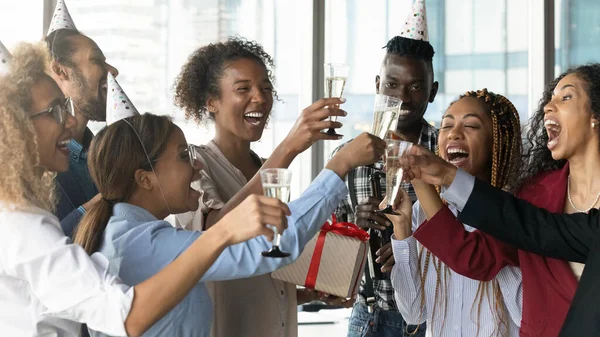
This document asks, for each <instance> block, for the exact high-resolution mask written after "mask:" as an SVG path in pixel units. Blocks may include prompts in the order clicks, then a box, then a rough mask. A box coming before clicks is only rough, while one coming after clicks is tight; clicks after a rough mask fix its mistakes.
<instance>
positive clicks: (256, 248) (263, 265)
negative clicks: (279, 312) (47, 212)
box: [90, 170, 348, 337]
mask: <svg viewBox="0 0 600 337" xmlns="http://www.w3.org/2000/svg"><path fill="white" fill-rule="evenodd" d="M347 193H348V190H347V189H346V185H345V184H344V182H343V181H342V180H341V179H340V178H339V177H338V176H337V175H336V174H335V173H333V172H332V171H329V170H323V171H322V172H321V174H319V176H318V177H317V178H316V179H315V180H314V181H313V183H312V184H311V185H310V186H309V187H308V189H307V190H306V191H305V192H304V193H303V194H302V196H300V198H298V199H297V200H294V201H292V202H290V203H289V204H288V206H289V208H290V211H291V213H292V215H291V216H289V217H288V229H287V230H286V231H285V232H284V233H283V235H282V236H281V248H282V249H283V250H284V251H287V252H289V253H290V254H291V256H290V257H288V258H285V259H272V258H265V257H263V256H261V254H260V253H261V252H263V251H265V250H269V249H270V248H271V243H270V242H269V241H267V239H266V238H265V237H263V236H260V237H257V238H254V239H252V240H248V241H246V242H243V243H240V244H237V245H233V246H230V247H228V248H226V249H225V250H224V251H223V252H222V253H221V255H220V256H219V257H218V258H217V260H216V261H215V263H214V264H213V265H212V266H211V267H210V268H209V269H208V271H207V272H206V273H205V274H204V276H203V277H202V279H201V280H200V282H199V283H198V284H197V285H196V286H195V287H194V288H193V289H192V290H191V291H190V293H189V294H188V295H187V296H186V297H185V298H184V299H183V301H181V302H180V303H179V304H177V306H175V308H174V309H173V310H171V311H170V312H169V313H168V314H167V315H166V316H165V317H163V318H162V319H161V320H159V321H158V322H157V323H155V324H154V325H153V326H152V327H151V328H150V329H149V330H148V331H146V333H144V334H143V336H144V337H155V336H169V337H188V336H195V337H208V336H209V335H210V329H211V323H212V315H213V307H212V302H211V299H210V296H209V294H208V292H207V290H206V286H205V285H204V282H207V281H221V280H231V279H237V278H245V277H250V276H255V275H260V274H266V273H270V272H272V271H274V270H276V269H279V268H281V267H283V266H285V265H287V264H289V263H291V262H293V261H294V260H295V259H297V258H298V257H299V256H300V253H301V252H302V250H303V249H304V246H305V245H306V243H307V242H308V241H309V240H310V239H311V238H313V237H314V236H315V235H316V233H317V232H318V231H319V229H320V228H321V226H322V225H323V223H324V222H325V221H326V220H327V218H329V216H330V215H331V213H332V212H333V210H334V209H335V207H336V206H337V205H338V204H339V202H340V201H341V200H342V199H343V198H344V197H345V196H346V195H347ZM200 235H202V232H197V231H186V230H182V229H178V228H174V227H172V226H171V225H170V224H169V223H168V222H166V221H164V220H158V219H156V218H155V217H154V216H153V215H152V214H150V213H149V212H148V211H146V210H145V209H143V208H140V207H137V206H134V205H131V204H127V203H119V204H116V205H115V206H114V209H113V215H112V217H111V218H110V220H109V222H108V225H107V227H106V230H105V232H104V241H103V244H102V247H101V248H100V252H101V253H102V254H104V255H105V256H106V257H107V258H108V260H109V264H110V267H109V271H110V272H111V273H112V274H113V275H119V277H120V278H121V280H122V281H123V282H124V283H125V284H128V285H136V284H138V283H140V282H143V281H144V280H146V279H148V278H149V277H151V276H153V275H154V274H156V273H157V272H159V271H160V270H161V269H163V268H164V267H165V266H167V265H168V264H169V263H171V262H172V261H173V260H175V259H176V258H177V257H178V256H179V254H181V253H182V252H183V251H185V250H186V249H187V248H188V247H189V246H190V245H191V244H192V243H193V242H194V241H195V240H196V239H197V238H198V237H200ZM257 310H260V305H259V304H258V303H257ZM265 319H269V318H268V317H265ZM90 333H91V335H92V336H93V337H99V336H106V335H104V334H101V333H99V332H96V331H90Z"/></svg>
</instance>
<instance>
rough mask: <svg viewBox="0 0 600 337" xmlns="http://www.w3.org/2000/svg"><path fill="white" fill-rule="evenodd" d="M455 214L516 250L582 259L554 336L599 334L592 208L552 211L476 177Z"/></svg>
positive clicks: (599, 242)
mask: <svg viewBox="0 0 600 337" xmlns="http://www.w3.org/2000/svg"><path fill="white" fill-rule="evenodd" d="M459 219H460V220H461V221H462V222H463V223H465V224H468V225H470V226H473V227H475V228H479V229H481V230H483V231H485V232H487V233H489V234H491V235H493V236H495V237H496V238H498V239H500V240H502V241H505V242H507V243H510V244H512V245H515V246H516V247H518V248H520V249H522V250H526V251H530V252H533V253H536V254H539V255H543V256H548V257H553V258H557V259H562V260H567V261H573V262H580V263H585V269H584V271H583V274H582V275H581V279H580V281H579V286H578V288H577V291H576V292H575V297H574V298H573V302H572V304H571V307H570V309H569V312H568V314H567V318H566V319H565V323H564V324H563V327H562V329H561V332H560V335H559V336H560V337H567V336H578V337H579V336H590V337H592V336H594V337H595V336H600V213H599V212H598V210H596V209H592V210H591V211H590V213H589V214H585V213H576V214H553V213H550V212H548V211H546V210H544V209H541V208H537V207H535V206H533V205H531V204H529V203H528V202H526V201H523V200H520V199H518V198H516V197H514V196H513V195H512V194H510V193H507V192H504V191H502V190H500V189H498V188H495V187H492V186H490V185H489V184H488V183H485V182H482V181H480V180H478V179H476V180H475V185H474V188H473V192H472V193H471V195H470V196H469V199H468V201H467V204H466V205H465V207H464V209H463V211H462V213H460V216H459Z"/></svg>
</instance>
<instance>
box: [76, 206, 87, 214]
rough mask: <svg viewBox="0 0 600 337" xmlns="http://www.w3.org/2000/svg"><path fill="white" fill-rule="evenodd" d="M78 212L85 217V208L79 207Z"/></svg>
mask: <svg viewBox="0 0 600 337" xmlns="http://www.w3.org/2000/svg"><path fill="white" fill-rule="evenodd" d="M77 210H78V211H79V213H81V215H85V208H83V206H79V207H77Z"/></svg>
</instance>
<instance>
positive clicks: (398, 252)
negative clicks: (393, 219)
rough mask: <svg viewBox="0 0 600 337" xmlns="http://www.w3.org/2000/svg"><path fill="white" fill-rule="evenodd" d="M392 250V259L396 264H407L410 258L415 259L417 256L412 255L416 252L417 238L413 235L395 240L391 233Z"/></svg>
mask: <svg viewBox="0 0 600 337" xmlns="http://www.w3.org/2000/svg"><path fill="white" fill-rule="evenodd" d="M391 240H392V251H393V253H394V259H395V260H396V263H398V264H408V263H409V262H410V260H411V259H416V258H417V256H416V255H415V256H412V255H413V254H415V253H416V252H417V240H416V239H415V238H414V236H412V235H411V236H409V237H407V238H406V239H404V240H396V237H395V235H393V234H392V239H391Z"/></svg>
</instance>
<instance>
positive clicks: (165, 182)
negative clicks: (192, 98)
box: [151, 126, 201, 214]
mask: <svg viewBox="0 0 600 337" xmlns="http://www.w3.org/2000/svg"><path fill="white" fill-rule="evenodd" d="M187 149H188V144H187V142H186V139H185V136H184V135H183V132H182V131H181V129H180V128H179V127H176V126H175V128H174V130H173V132H172V133H171V135H170V136H169V140H168V141H167V145H166V147H165V149H164V151H163V152H162V153H161V154H159V155H158V160H156V162H155V164H154V170H155V172H156V175H151V177H152V179H153V180H154V184H155V185H156V186H157V188H154V189H153V190H152V192H153V197H154V198H156V200H157V202H158V204H164V202H165V200H164V199H166V201H167V202H168V207H167V208H168V211H170V212H171V213H173V214H178V213H183V212H188V211H195V210H197V209H198V200H199V198H200V192H198V191H196V190H194V189H192V188H191V187H190V185H191V183H192V182H194V181H197V180H199V179H200V169H201V167H199V166H196V168H193V167H192V165H191V164H190V157H189V155H188V151H187ZM158 184H160V188H159V187H158ZM163 194H164V199H163ZM165 206H166V205H165Z"/></svg>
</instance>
